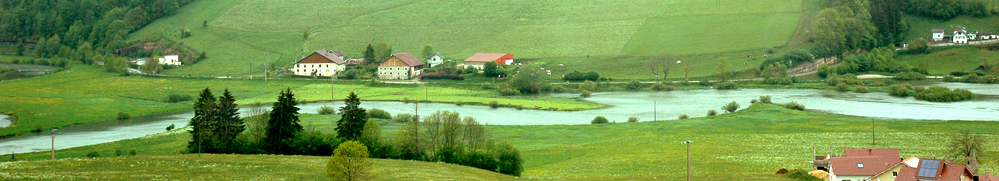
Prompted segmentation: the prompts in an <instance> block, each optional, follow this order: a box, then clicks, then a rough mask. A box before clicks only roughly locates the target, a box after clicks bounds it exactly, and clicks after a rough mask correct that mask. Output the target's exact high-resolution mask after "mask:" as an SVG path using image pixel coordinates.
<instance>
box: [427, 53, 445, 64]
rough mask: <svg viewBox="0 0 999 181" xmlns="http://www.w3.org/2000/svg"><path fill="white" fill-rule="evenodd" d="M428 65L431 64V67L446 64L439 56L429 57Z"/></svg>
mask: <svg viewBox="0 0 999 181" xmlns="http://www.w3.org/2000/svg"><path fill="white" fill-rule="evenodd" d="M427 64H430V65H429V66H430V67H434V66H437V65H440V64H444V57H443V56H441V55H438V54H434V55H430V57H427Z"/></svg>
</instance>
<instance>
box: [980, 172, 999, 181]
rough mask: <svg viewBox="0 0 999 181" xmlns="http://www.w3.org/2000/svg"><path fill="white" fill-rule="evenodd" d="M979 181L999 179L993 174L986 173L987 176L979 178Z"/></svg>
mask: <svg viewBox="0 0 999 181" xmlns="http://www.w3.org/2000/svg"><path fill="white" fill-rule="evenodd" d="M978 181H999V177H996V175H992V174H991V173H986V174H985V175H981V176H978Z"/></svg>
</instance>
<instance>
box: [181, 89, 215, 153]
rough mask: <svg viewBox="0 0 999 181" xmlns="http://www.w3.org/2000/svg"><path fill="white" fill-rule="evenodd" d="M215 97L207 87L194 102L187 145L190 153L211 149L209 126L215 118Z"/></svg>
mask: <svg viewBox="0 0 999 181" xmlns="http://www.w3.org/2000/svg"><path fill="white" fill-rule="evenodd" d="M216 106H217V105H216V104H215V96H214V95H212V90H210V89H208V88H207V87H206V88H205V90H202V91H201V94H199V97H198V101H196V102H194V117H192V118H191V122H190V123H189V124H190V125H191V128H192V129H191V131H190V132H191V141H190V142H188V144H187V150H188V152H190V153H205V152H210V151H209V150H210V149H211V147H209V146H207V145H212V144H211V137H212V135H211V130H212V129H211V128H210V127H211V125H212V122H214V120H215V117H216V113H215V111H216V109H215V107H216Z"/></svg>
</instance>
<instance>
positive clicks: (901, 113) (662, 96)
mask: <svg viewBox="0 0 999 181" xmlns="http://www.w3.org/2000/svg"><path fill="white" fill-rule="evenodd" d="M938 85H943V86H947V87H952V88H964V89H969V90H971V91H972V92H974V93H976V94H983V95H982V96H979V97H978V98H976V99H974V100H970V101H963V102H954V103H934V102H927V101H919V100H916V99H915V98H912V97H908V98H898V97H892V96H888V94H886V93H866V94H859V93H852V92H846V93H842V92H836V91H832V90H812V89H741V90H688V91H670V92H605V93H594V94H592V97H590V98H586V99H585V100H587V101H591V102H595V103H599V104H605V105H609V106H608V107H607V108H603V109H595V110H586V111H573V112H566V111H543V110H526V109H525V110H517V109H514V108H497V109H491V108H489V107H487V106H469V105H465V106H458V105H455V104H442V103H422V104H419V110H416V104H414V103H408V104H407V103H402V102H381V101H365V102H362V103H361V105H360V106H361V107H364V108H367V109H371V108H378V109H382V110H385V111H388V112H389V113H391V114H393V115H395V114H398V113H410V114H416V113H417V111H419V114H420V115H427V114H430V113H432V112H434V111H457V112H459V113H461V115H462V116H471V117H475V119H476V120H478V121H479V122H481V123H483V124H489V125H551V124H589V123H590V120H592V119H593V118H594V117H596V116H604V117H607V119H609V120H611V121H616V122H625V121H627V120H628V118H629V117H637V118H639V120H640V121H650V120H654V118H656V119H658V120H670V119H677V117H678V116H680V115H681V114H686V115H689V116H691V117H702V116H705V115H706V114H707V112H708V110H719V112H721V111H720V110H721V107H722V106H723V105H725V104H728V103H729V102H732V101H736V102H737V103H739V105H741V107H742V108H745V107H748V106H749V105H750V100H752V99H758V98H759V96H763V95H770V96H772V101H773V102H775V103H785V102H790V101H795V102H798V103H800V104H803V105H805V107H806V108H808V109H810V110H816V111H822V112H829V113H835V114H843V115H854V116H864V117H875V118H887V119H926V120H986V121H996V120H997V119H999V104H996V100H997V99H996V97H997V96H999V91H996V90H999V85H982V84H958V83H939V84H938ZM362 94H363V93H362ZM551 96H557V97H575V96H577V95H574V94H556V95H551ZM653 101H655V104H653ZM325 105H328V106H333V107H341V106H343V103H342V102H332V103H330V102H326V103H307V104H301V105H299V108H301V111H300V112H301V113H316V112H317V111H318V109H319V107H321V106H325ZM525 107H534V105H525ZM264 108H265V109H269V108H270V107H269V106H265V107H264ZM248 110H249V108H241V111H242V112H243V115H244V116H245V115H246V111H248ZM192 116H193V113H192V112H184V113H173V114H164V115H153V116H142V117H137V118H133V119H132V120H127V121H110V122H100V123H90V124H82V125H76V126H70V127H67V128H61V129H60V130H59V131H58V133H57V135H56V137H57V138H56V148H69V147H77V146H84V145H92V144H98V143H105V142H111V141H116V140H121V139H129V138H136V137H141V136H143V135H146V134H151V133H158V132H163V131H165V128H166V126H168V125H170V124H176V126H177V127H183V126H186V125H187V122H188V121H189V120H190V118H191V117H192ZM47 134H48V132H45V134H34V135H30V134H29V135H24V136H19V137H15V138H8V139H4V140H0V154H4V153H10V152H15V153H23V152H32V151H42V150H47V149H49V147H50V145H49V144H50V143H49V141H51V140H50V139H51V138H50V137H49V135H47Z"/></svg>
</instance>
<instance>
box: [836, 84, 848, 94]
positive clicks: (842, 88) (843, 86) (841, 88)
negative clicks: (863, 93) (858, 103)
mask: <svg viewBox="0 0 999 181" xmlns="http://www.w3.org/2000/svg"><path fill="white" fill-rule="evenodd" d="M836 91H839V92H849V91H850V86H848V85H846V83H843V82H840V83H838V84H836Z"/></svg>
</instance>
